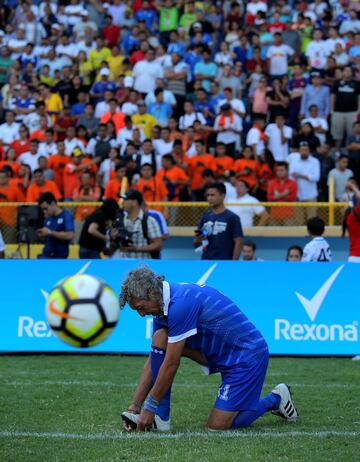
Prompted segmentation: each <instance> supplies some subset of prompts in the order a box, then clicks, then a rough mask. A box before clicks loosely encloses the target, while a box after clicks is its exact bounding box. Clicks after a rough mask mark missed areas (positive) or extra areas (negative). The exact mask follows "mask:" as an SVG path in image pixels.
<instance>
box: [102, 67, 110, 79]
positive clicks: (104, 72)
mask: <svg viewBox="0 0 360 462" xmlns="http://www.w3.org/2000/svg"><path fill="white" fill-rule="evenodd" d="M100 75H106V76H107V77H109V75H110V71H109V69H107V68H106V67H103V68H102V69H101V71H100Z"/></svg>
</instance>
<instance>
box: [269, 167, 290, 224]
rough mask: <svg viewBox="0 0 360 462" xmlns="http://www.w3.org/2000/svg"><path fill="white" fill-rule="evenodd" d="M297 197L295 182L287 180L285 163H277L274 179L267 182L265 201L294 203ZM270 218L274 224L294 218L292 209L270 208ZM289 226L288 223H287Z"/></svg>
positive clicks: (287, 168) (287, 174)
mask: <svg viewBox="0 0 360 462" xmlns="http://www.w3.org/2000/svg"><path fill="white" fill-rule="evenodd" d="M296 195H297V184H296V181H294V180H292V179H291V178H289V166H288V164H287V162H277V164H276V167H275V178H274V179H272V180H270V181H269V184H268V191H267V200H268V201H269V202H295V201H296ZM270 216H271V218H272V219H273V220H275V221H276V222H278V221H281V222H283V224H285V221H287V220H291V219H292V218H294V208H293V207H272V208H271V211H270ZM287 224H290V223H287Z"/></svg>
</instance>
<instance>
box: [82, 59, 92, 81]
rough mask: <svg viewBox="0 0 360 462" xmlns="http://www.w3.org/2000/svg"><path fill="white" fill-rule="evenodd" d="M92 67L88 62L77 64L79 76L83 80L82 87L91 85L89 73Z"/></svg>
mask: <svg viewBox="0 0 360 462" xmlns="http://www.w3.org/2000/svg"><path fill="white" fill-rule="evenodd" d="M92 71H93V67H92V64H91V62H90V61H85V62H84V63H80V64H79V75H80V77H81V78H82V80H83V84H84V85H91V73H92Z"/></svg>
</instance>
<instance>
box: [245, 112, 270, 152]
mask: <svg viewBox="0 0 360 462" xmlns="http://www.w3.org/2000/svg"><path fill="white" fill-rule="evenodd" d="M263 129H264V119H263V118H262V117H259V116H256V117H255V118H254V123H253V125H252V127H251V128H250V130H249V131H248V134H247V135H246V144H247V146H250V147H251V148H252V150H253V152H254V154H255V156H256V157H261V156H262V155H263V154H264V151H265V141H266V136H265V133H264V132H263Z"/></svg>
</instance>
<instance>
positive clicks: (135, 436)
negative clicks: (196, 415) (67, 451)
mask: <svg viewBox="0 0 360 462" xmlns="http://www.w3.org/2000/svg"><path fill="white" fill-rule="evenodd" d="M328 436H334V437H336V436H346V437H358V436H360V432H356V431H333V430H324V431H318V432H309V431H291V432H289V431H285V432H241V431H238V432H235V431H223V432H221V431H219V432H215V431H211V432H207V431H204V432H177V433H114V434H111V433H93V434H91V433H62V432H54V433H51V432H18V431H0V438H3V439H5V438H10V439H11V438H41V439H68V440H87V441H88V440H101V441H106V440H109V441H112V440H121V441H124V440H144V439H147V440H178V439H180V438H204V439H208V438H290V437H291V438H294V437H311V438H326V437H328Z"/></svg>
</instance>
